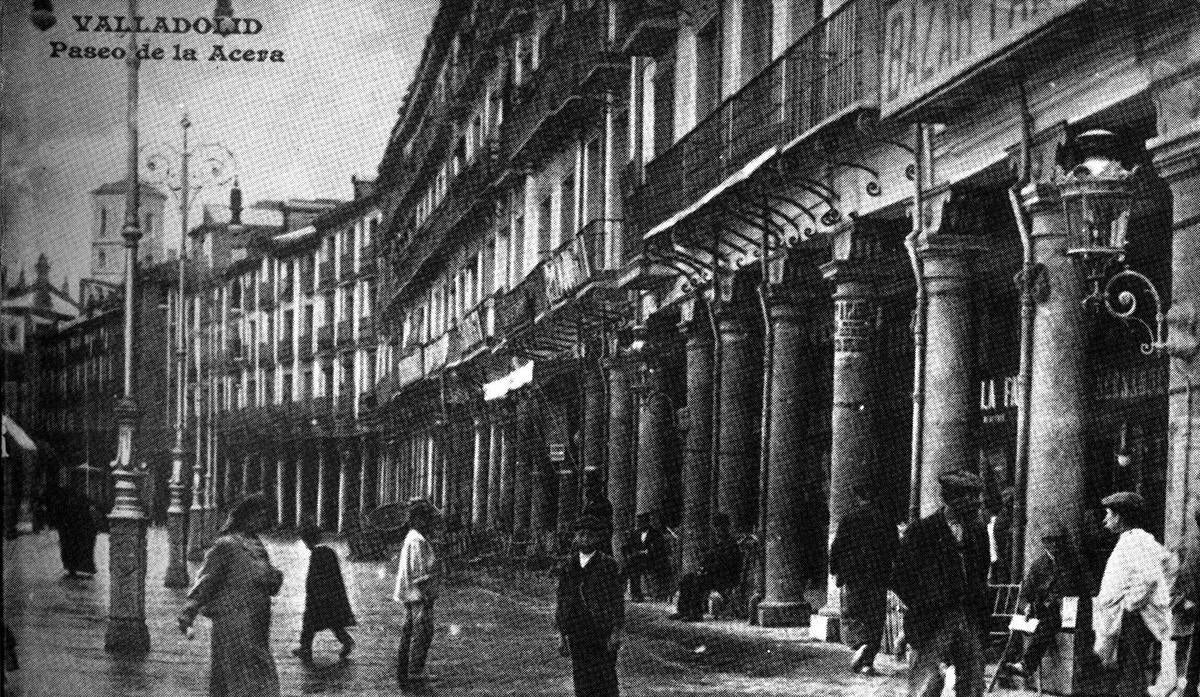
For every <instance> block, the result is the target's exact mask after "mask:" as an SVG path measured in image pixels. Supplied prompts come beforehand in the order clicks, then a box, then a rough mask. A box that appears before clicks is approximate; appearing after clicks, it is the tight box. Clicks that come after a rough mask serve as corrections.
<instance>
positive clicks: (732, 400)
mask: <svg viewBox="0 0 1200 697" xmlns="http://www.w3.org/2000/svg"><path fill="white" fill-rule="evenodd" d="M717 331H718V334H719V336H720V341H721V388H720V392H721V394H720V400H719V409H720V410H721V413H720V425H719V426H718V428H717V457H718V458H719V460H718V465H717V509H718V510H719V511H721V512H724V513H726V514H728V515H729V522H730V524H731V525H730V527H731V529H732V532H733V534H734V536H735V537H737V536H740V535H744V534H747V533H751V532H754V531H755V530H756V529H757V528H758V516H757V515H756V513H757V511H756V509H757V506H756V499H755V492H756V491H757V490H758V469H759V468H758V464H759V462H758V451H759V443H758V439H759V432H758V431H759V429H758V425H759V424H758V422H759V419H760V418H761V416H762V394H761V390H760V389H759V384H758V380H757V377H756V374H761V372H762V364H761V362H760V361H759V360H758V355H757V352H756V350H755V347H754V346H753V342H754V339H753V337H751V335H750V332H749V330H748V329H747V327H746V320H745V319H744V318H743V317H741V316H740V315H739V314H737V312H736V311H735V310H733V309H732V308H722V309H721V310H720V311H719V312H718V314H717Z"/></svg>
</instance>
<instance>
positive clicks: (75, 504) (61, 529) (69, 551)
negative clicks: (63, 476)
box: [55, 489, 99, 578]
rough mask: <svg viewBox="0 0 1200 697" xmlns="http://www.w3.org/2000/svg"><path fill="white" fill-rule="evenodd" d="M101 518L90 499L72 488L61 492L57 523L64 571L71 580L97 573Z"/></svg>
mask: <svg viewBox="0 0 1200 697" xmlns="http://www.w3.org/2000/svg"><path fill="white" fill-rule="evenodd" d="M98 515H99V512H98V511H97V510H96V508H95V506H94V505H93V504H92V502H91V501H90V500H89V499H88V497H87V496H85V495H84V494H82V493H80V492H78V491H75V490H73V489H63V490H61V497H60V498H59V503H58V511H57V512H56V523H55V524H56V526H57V527H58V547H59V554H60V555H61V557H62V565H63V569H64V570H66V572H67V576H68V577H70V578H75V576H76V575H78V574H88V575H93V574H95V573H96V558H95V557H96V535H97V533H98V532H99V529H98V526H97V520H96V517H97V516H98Z"/></svg>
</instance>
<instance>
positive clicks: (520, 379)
mask: <svg viewBox="0 0 1200 697" xmlns="http://www.w3.org/2000/svg"><path fill="white" fill-rule="evenodd" d="M531 382H533V361H529V362H528V363H525V364H524V365H521V366H518V367H517V368H516V369H515V370H513V371H512V372H511V373H509V374H508V375H505V376H504V377H502V378H498V379H496V380H492V381H491V382H489V383H485V384H484V386H483V401H485V402H490V401H492V400H496V399H504V397H505V396H506V395H508V393H509V392H512V391H513V390H517V389H520V388H522V387H524V386H525V385H528V384H529V383H531Z"/></svg>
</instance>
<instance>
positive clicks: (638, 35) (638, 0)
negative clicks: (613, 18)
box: [616, 0, 679, 56]
mask: <svg viewBox="0 0 1200 697" xmlns="http://www.w3.org/2000/svg"><path fill="white" fill-rule="evenodd" d="M616 5H617V37H618V38H617V41H618V43H619V44H620V47H621V52H622V53H624V54H625V55H627V56H655V55H659V54H661V53H662V52H663V51H664V50H665V49H666V48H667V47H669V46H670V45H671V44H672V43H674V42H675V33H676V32H677V31H679V3H677V2H670V1H669V0H616Z"/></svg>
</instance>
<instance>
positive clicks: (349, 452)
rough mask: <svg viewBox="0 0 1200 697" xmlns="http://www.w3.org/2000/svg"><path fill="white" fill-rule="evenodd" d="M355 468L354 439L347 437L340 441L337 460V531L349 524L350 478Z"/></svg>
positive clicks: (346, 527) (345, 528)
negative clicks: (339, 454) (339, 455)
mask: <svg viewBox="0 0 1200 697" xmlns="http://www.w3.org/2000/svg"><path fill="white" fill-rule="evenodd" d="M357 469H358V458H356V457H355V456H354V441H353V440H352V439H349V438H347V439H345V441H344V442H343V443H342V456H341V458H340V459H339V460H338V480H337V492H338V497H337V531H338V532H339V533H341V532H345V531H346V530H348V529H349V526H350V501H351V499H350V488H351V481H350V480H351V477H353V476H354V471H355V470H357Z"/></svg>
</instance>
